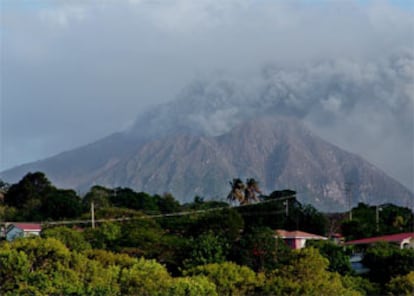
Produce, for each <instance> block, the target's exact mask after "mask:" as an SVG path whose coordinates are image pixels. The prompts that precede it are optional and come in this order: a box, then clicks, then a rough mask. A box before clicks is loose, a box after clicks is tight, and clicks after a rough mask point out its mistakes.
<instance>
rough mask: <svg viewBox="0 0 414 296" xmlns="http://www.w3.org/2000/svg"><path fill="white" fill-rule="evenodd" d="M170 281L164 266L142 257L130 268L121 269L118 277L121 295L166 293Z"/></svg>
mask: <svg viewBox="0 0 414 296" xmlns="http://www.w3.org/2000/svg"><path fill="white" fill-rule="evenodd" d="M171 282H172V278H171V276H170V275H169V274H168V272H167V270H166V269H165V267H163V266H162V265H161V264H159V263H157V262H155V261H154V260H145V259H142V258H141V259H138V262H137V263H136V264H134V265H133V266H131V267H130V268H128V269H126V268H125V269H122V270H121V273H120V278H119V283H120V286H121V295H166V293H167V291H168V289H169V287H170V286H171Z"/></svg>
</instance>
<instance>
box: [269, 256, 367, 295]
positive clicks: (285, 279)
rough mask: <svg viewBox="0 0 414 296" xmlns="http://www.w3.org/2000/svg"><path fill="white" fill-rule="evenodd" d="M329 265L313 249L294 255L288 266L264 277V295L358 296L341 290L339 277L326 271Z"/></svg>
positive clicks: (354, 292)
mask: <svg viewBox="0 0 414 296" xmlns="http://www.w3.org/2000/svg"><path fill="white" fill-rule="evenodd" d="M328 265H329V262H328V260H327V259H326V258H324V257H322V256H321V255H320V254H319V252H318V250H316V249H314V248H305V249H302V250H300V251H295V252H293V256H292V258H291V260H290V263H289V264H287V265H285V266H283V267H281V268H280V269H277V270H274V271H273V272H272V273H271V274H270V275H269V276H268V277H267V279H266V282H265V284H264V286H263V294H265V295H315V296H316V295H360V294H359V293H358V292H357V291H355V290H352V289H349V288H346V287H344V286H343V284H342V281H341V277H340V275H339V274H337V273H332V272H329V271H327V268H328Z"/></svg>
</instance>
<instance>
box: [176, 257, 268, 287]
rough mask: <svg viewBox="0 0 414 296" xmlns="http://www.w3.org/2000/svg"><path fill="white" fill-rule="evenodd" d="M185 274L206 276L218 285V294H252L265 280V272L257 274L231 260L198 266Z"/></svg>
mask: <svg viewBox="0 0 414 296" xmlns="http://www.w3.org/2000/svg"><path fill="white" fill-rule="evenodd" d="M184 275H191V276H197V275H204V276H206V277H207V278H208V279H210V281H212V282H213V283H214V284H215V285H216V287H217V293H218V295H252V294H253V293H254V292H255V291H256V290H257V289H258V288H259V287H260V286H261V285H262V283H263V280H264V276H263V274H258V275H256V274H255V272H254V271H253V270H251V269H250V268H248V267H246V266H240V265H237V264H235V263H231V262H223V263H212V264H207V265H202V266H197V267H194V268H191V269H189V270H186V271H184Z"/></svg>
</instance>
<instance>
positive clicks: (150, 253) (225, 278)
mask: <svg viewBox="0 0 414 296" xmlns="http://www.w3.org/2000/svg"><path fill="white" fill-rule="evenodd" d="M0 185H1V184H0ZM276 193H278V192H275V194H276ZM2 194H3V195H4V200H0V219H2V220H9V221H51V220H55V221H57V220H67V219H71V220H72V219H82V220H86V221H83V222H82V223H77V222H75V221H74V222H71V224H67V226H59V225H57V226H54V225H53V224H47V223H46V224H44V225H43V231H42V234H41V237H37V238H22V239H17V240H15V241H13V242H0V295H378V294H389V295H409V294H410V292H411V291H412V290H413V285H414V284H413V282H414V281H413V271H414V265H413V262H414V253H413V252H414V251H413V250H400V249H397V248H394V247H393V246H390V245H387V244H380V245H378V246H372V247H370V248H368V249H367V253H366V256H365V258H364V264H365V265H366V266H367V267H369V268H370V269H371V271H370V273H369V274H367V276H366V277H361V276H356V275H354V274H353V272H352V270H351V268H350V263H349V257H348V255H349V254H348V251H349V250H347V249H344V248H343V247H341V246H338V245H336V244H334V243H332V242H331V241H314V242H308V243H307V246H306V248H305V249H302V250H300V251H292V250H291V249H290V248H289V247H288V246H287V244H286V243H285V242H284V241H283V240H282V239H279V238H276V236H275V229H286V230H302V231H307V232H311V233H315V234H320V235H327V229H328V219H327V216H326V215H325V214H323V213H321V212H319V211H317V210H316V209H315V208H314V207H312V206H311V205H302V204H301V203H299V202H298V201H297V200H296V199H295V198H294V196H290V195H289V198H288V199H286V196H284V197H282V199H279V198H281V197H280V196H275V194H273V195H270V196H269V197H267V198H265V202H263V203H258V204H252V205H249V206H244V207H230V206H229V205H228V204H227V203H225V202H222V201H205V200H204V199H203V198H201V197H195V198H194V201H193V202H191V203H187V204H183V205H180V204H179V203H178V202H177V200H176V199H175V198H174V196H172V195H171V194H169V193H166V194H164V195H162V196H160V195H153V196H152V195H150V194H147V193H144V192H135V191H134V190H132V189H129V188H115V189H112V188H106V187H102V186H93V187H92V188H91V189H90V190H89V192H87V193H86V194H85V196H84V197H83V198H81V197H79V196H78V195H77V194H76V192H75V191H73V190H62V189H58V188H56V187H54V186H53V185H52V184H51V183H50V181H49V180H47V178H46V176H45V175H44V174H43V173H30V174H28V175H26V176H25V177H24V178H23V179H22V180H21V181H20V182H18V183H17V184H12V185H9V184H4V185H2ZM276 195H277V194H276ZM283 198H284V199H283ZM92 202H93V204H94V208H95V218H96V219H98V220H99V219H103V221H97V222H96V227H95V228H92V227H91V223H89V222H88V220H90V219H91V214H90V206H91V203H92ZM381 209H382V210H381V212H380V215H379V216H378V215H377V213H378V212H376V210H378V207H372V206H369V205H365V204H359V205H358V207H357V208H354V209H353V220H352V221H349V220H348V219H347V218H346V217H345V216H341V215H339V216H338V217H340V219H339V220H338V221H339V225H340V226H341V227H342V230H343V232H344V234H345V235H346V239H348V240H349V239H352V238H359V237H362V236H367V233H368V234H372V235H375V234H384V233H396V232H399V231H412V229H411V228H410V227H411V226H410V225H412V221H413V214H412V212H411V211H410V210H409V209H406V208H401V207H397V206H394V205H382V206H381ZM163 214H164V215H163ZM377 217H378V224H375V222H376V218H377ZM373 219H374V220H373ZM373 221H374V223H373ZM410 223H411V224H410ZM386 224H387V225H386ZM52 225H53V226H52ZM330 230H332V229H331V228H330Z"/></svg>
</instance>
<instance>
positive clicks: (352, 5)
mask: <svg viewBox="0 0 414 296" xmlns="http://www.w3.org/2000/svg"><path fill="white" fill-rule="evenodd" d="M2 25H3V26H2V27H3V28H4V29H2V40H1V47H2V70H1V72H2V73H1V74H2V75H1V76H2V78H1V80H2V94H1V131H2V132H1V135H0V137H1V145H0V146H1V151H0V155H1V156H0V169H4V168H7V167H11V166H14V165H17V164H21V163H23V162H28V161H33V160H36V159H40V158H44V157H47V156H50V155H53V154H56V153H58V152H61V151H63V150H68V149H71V148H74V147H77V146H80V145H82V144H86V143H89V142H92V141H93V140H96V139H98V138H101V137H103V136H106V135H107V134H109V133H111V132H114V131H118V130H123V129H124V128H125V127H127V126H131V124H132V123H133V122H134V120H135V118H136V116H137V114H141V115H140V116H139V117H138V121H137V122H139V123H140V124H141V125H143V126H142V128H143V129H145V131H146V133H148V131H154V132H166V131H167V130H169V129H171V128H172V127H173V126H174V127H175V128H177V127H179V128H188V126H190V127H191V128H192V129H193V130H194V132H195V131H196V130H197V132H199V131H202V132H205V133H208V134H221V133H223V132H225V131H227V130H228V129H229V128H231V127H232V126H234V125H235V124H236V123H237V122H239V121H241V120H242V119H244V118H248V117H254V116H256V115H258V114H262V113H270V114H271V113H275V114H285V115H292V116H295V117H299V118H302V119H303V120H304V121H305V122H306V123H307V124H308V126H311V127H312V128H313V129H314V130H315V131H316V132H317V133H318V134H320V135H321V136H323V137H324V138H326V139H327V140H329V141H333V142H334V143H336V144H338V145H339V146H341V147H343V148H345V149H348V150H350V151H353V152H355V153H358V154H360V155H362V156H364V157H365V158H367V159H368V160H370V161H371V162H373V163H374V164H376V165H377V166H379V167H380V168H382V169H384V170H385V171H386V172H387V173H389V174H390V175H391V176H394V177H396V178H397V179H398V180H399V181H401V182H402V183H404V184H405V185H406V186H408V187H410V188H411V189H412V190H413V186H414V185H413V183H414V182H413V174H414V173H413V163H414V159H413V158H414V156H413V152H412V151H414V148H413V142H414V139H413V137H414V136H413V129H414V123H413V112H414V110H413V108H414V107H413V105H414V97H413V94H414V89H413V88H414V86H413V79H414V74H413V72H414V70H413V68H414V66H413V63H414V62H413V49H414V39H413V38H414V37H413V36H414V17H413V9H410V8H409V7H407V6H397V5H394V1H356V0H355V1H305V0H303V1H299V0H298V1H260V2H258V1H248V0H242V1H240V0H239V1H232V0H229V1H213V0H201V1H185V0H176V1H159V2H157V1H145V0H140V1H123V2H119V1H118V2H117V3H115V2H113V1H88V2H85V1H70V2H56V1H42V2H41V3H38V2H28V1H6V2H3V3H2ZM191 81H193V82H191ZM174 99H175V100H176V101H173V100H174ZM164 103H166V104H169V105H160V107H156V108H155V109H154V110H155V111H148V112H147V111H146V110H148V108H150V107H152V106H154V105H157V104H164ZM171 106H175V107H174V108H173V109H171ZM162 114H163V116H161V115H162ZM166 118H175V123H177V125H173V126H172V125H171V124H169V123H168V119H166ZM147 125H151V126H147Z"/></svg>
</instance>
